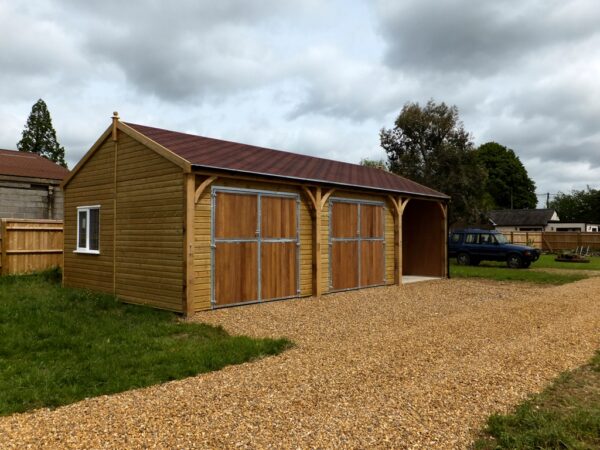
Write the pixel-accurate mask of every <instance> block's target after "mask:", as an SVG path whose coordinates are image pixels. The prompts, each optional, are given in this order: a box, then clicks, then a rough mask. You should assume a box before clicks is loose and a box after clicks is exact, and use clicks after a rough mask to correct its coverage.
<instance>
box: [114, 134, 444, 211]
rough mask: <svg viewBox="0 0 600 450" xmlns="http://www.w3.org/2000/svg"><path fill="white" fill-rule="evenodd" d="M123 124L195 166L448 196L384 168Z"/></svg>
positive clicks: (426, 195)
mask: <svg viewBox="0 0 600 450" xmlns="http://www.w3.org/2000/svg"><path fill="white" fill-rule="evenodd" d="M124 124H125V125H126V126H128V127H130V128H132V129H133V130H135V131H137V132H138V133H141V134H142V135H144V136H145V137H147V138H149V139H151V140H152V141H154V142H156V143H158V144H159V145H161V146H162V147H164V148H166V149H167V150H169V151H171V152H172V153H175V154H176V155H178V156H179V157H180V158H183V159H184V160H186V161H188V162H189V163H190V164H191V165H192V166H193V167H195V168H209V169H220V170H227V171H235V172H242V173H250V174H256V175H266V176H273V177H277V178H288V179H296V180H307V181H314V182H320V183H327V184H332V185H343V186H353V187H361V188H367V189H376V190H384V191H390V192H397V193H403V194H414V195H419V196H425V197H436V198H443V199H448V198H449V197H448V196H447V195H445V194H442V193H440V192H437V191H435V190H433V189H431V188H428V187H426V186H423V185H421V184H419V183H415V182H414V181H411V180H408V179H406V178H403V177H401V176H398V175H395V174H392V173H390V172H386V171H385V170H381V169H376V168H371V167H365V166H361V165H357V164H350V163H345V162H340V161H333V160H330V159H324V158H318V157H314V156H307V155H301V154H297V153H290V152H285V151H281V150H273V149H270V148H263V147H257V146H254V145H248V144H240V143H236V142H230V141H223V140H220V139H213V138H208V137H202V136H196V135H192V134H186V133H179V132H176V131H168V130H163V129H160V128H153V127H149V126H145V125H138V124H133V123H124Z"/></svg>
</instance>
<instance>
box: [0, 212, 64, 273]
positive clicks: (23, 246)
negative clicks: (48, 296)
mask: <svg viewBox="0 0 600 450" xmlns="http://www.w3.org/2000/svg"><path fill="white" fill-rule="evenodd" d="M0 250H1V257H0V274H2V275H10V274H21V273H29V272H35V271H39V270H44V269H49V268H51V267H57V266H58V267H62V265H63V222H62V221H61V220H38V219H0Z"/></svg>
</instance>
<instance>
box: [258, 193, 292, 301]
mask: <svg viewBox="0 0 600 450" xmlns="http://www.w3.org/2000/svg"><path fill="white" fill-rule="evenodd" d="M260 200H261V201H260V204H261V213H260V217H261V246H260V250H261V251H260V265H261V268H260V287H261V299H262V300H272V299H277V298H286V297H292V296H295V295H296V294H297V292H296V291H297V275H298V261H297V255H298V245H297V244H298V231H297V216H296V215H297V207H296V206H297V203H296V199H295V198H288V197H271V196H261V199H260Z"/></svg>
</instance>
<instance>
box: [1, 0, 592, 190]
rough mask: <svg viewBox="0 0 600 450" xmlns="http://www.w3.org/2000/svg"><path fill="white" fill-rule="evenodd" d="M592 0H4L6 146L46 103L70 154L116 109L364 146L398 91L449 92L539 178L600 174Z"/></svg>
mask: <svg viewBox="0 0 600 450" xmlns="http://www.w3.org/2000/svg"><path fill="white" fill-rule="evenodd" d="M599 21H600V4H598V3H597V2H594V1H592V0H572V1H569V2H562V1H558V0H522V1H518V2H517V1H516V0H512V1H506V2H481V1H475V0H439V1H438V0H419V1H417V0H406V1H402V2H397V1H392V0H378V1H376V2H369V1H367V0H354V1H352V2H346V1H342V0H332V1H328V2H323V1H321V0H290V1H286V2H281V1H277V0H263V1H259V2H240V1H237V0H223V1H219V2H214V1H201V0H181V1H178V2H176V3H173V4H169V5H167V4H165V3H164V2H163V3H161V2H158V1H156V0H132V1H129V2H117V1H116V0H106V1H102V2H81V1H76V0H61V1H60V2H59V1H58V0H31V1H28V2H12V3H11V2H3V3H0V68H1V70H0V98H2V102H0V147H8V148H14V146H15V145H16V142H17V141H18V139H19V138H20V132H21V130H22V127H23V125H24V124H25V121H26V119H27V115H28V114H29V111H30V108H31V105H32V104H33V103H34V102H35V101H36V100H37V99H38V98H40V97H41V98H43V99H44V100H45V101H46V102H47V103H48V106H49V108H50V111H51V113H52V118H53V121H54V125H55V128H56V130H57V132H58V137H59V139H60V141H61V143H62V144H63V145H64V146H65V147H66V149H67V159H68V160H69V163H70V164H71V165H73V164H74V163H75V162H76V161H77V160H78V159H79V158H80V157H81V156H82V155H83V153H84V152H85V151H86V150H87V149H88V148H89V146H90V145H91V144H92V143H93V142H94V141H95V139H96V138H97V137H98V135H99V134H100V133H101V132H102V131H103V129H104V128H106V126H108V123H109V117H110V114H111V113H112V111H113V110H118V111H119V112H120V113H121V115H122V117H123V118H124V120H128V121H132V122H138V123H146V124H149V125H154V126H159V127H164V128H169V129H174V130H181V131H187V132H192V133H197V134H203V135H208V136H212V137H217V138H223V139H230V140H237V141H241V142H248V143H252V144H256V145H263V146H269V147H274V148H280V149H288V150H291V151H298V152H303V153H307V154H313V155H319V156H324V157H329V158H336V159H341V160H345V161H353V162H358V161H359V160H360V159H361V158H363V157H370V158H377V157H381V156H383V151H382V150H381V148H380V147H379V142H378V132H379V129H380V128H381V127H390V126H392V125H393V121H394V119H395V117H396V116H397V114H398V113H399V111H400V109H401V108H402V106H403V105H404V104H405V103H407V102H414V101H418V102H420V103H424V102H426V101H427V100H429V99H430V98H433V99H434V100H436V101H438V102H440V101H444V102H446V103H448V104H453V105H457V106H458V108H459V111H460V117H461V119H462V120H463V122H464V125H465V128H466V129H467V130H468V131H470V132H471V133H472V134H473V136H474V139H475V141H476V143H478V144H479V143H483V142H486V141H489V140H494V141H497V142H500V143H501V144H503V145H507V146H509V147H511V148H513V149H514V150H515V151H516V152H517V154H518V155H519V156H520V157H521V159H522V161H523V162H524V164H525V166H526V168H527V169H528V170H529V172H530V175H531V176H532V177H533V178H534V179H535V181H536V183H537V185H538V186H539V188H540V190H542V191H551V192H553V191H554V190H555V188H556V189H558V188H559V187H560V189H562V190H569V189H570V188H569V186H571V187H576V188H578V189H581V188H583V187H585V184H586V183H591V184H594V183H595V185H596V186H597V185H598V180H600V174H599V173H598V170H600V169H599V168H600V152H599V151H598V150H600V148H599V147H600V129H599V128H598V124H599V123H600V85H599V84H598V82H597V80H598V79H599V78H600V29H598V27H597V25H596V24H597V23H598V22H599Z"/></svg>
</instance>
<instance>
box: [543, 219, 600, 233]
mask: <svg viewBox="0 0 600 450" xmlns="http://www.w3.org/2000/svg"><path fill="white" fill-rule="evenodd" d="M599 230H600V224H597V223H584V222H560V223H555V224H551V225H550V229H549V230H546V231H577V232H580V233H598V231H599Z"/></svg>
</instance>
